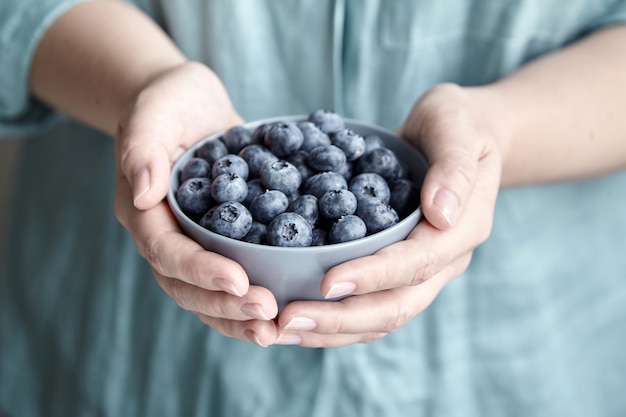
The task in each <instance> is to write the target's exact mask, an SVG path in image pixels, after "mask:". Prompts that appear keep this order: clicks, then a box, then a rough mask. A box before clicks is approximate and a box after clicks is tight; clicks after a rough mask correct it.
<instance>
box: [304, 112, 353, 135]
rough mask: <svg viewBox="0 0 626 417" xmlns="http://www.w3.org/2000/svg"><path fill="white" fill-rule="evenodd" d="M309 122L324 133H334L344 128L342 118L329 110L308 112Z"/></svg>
mask: <svg viewBox="0 0 626 417" xmlns="http://www.w3.org/2000/svg"><path fill="white" fill-rule="evenodd" d="M308 120H309V121H310V122H313V123H314V124H315V125H316V126H317V127H319V128H320V130H321V131H322V132H324V133H328V134H330V133H335V132H338V131H340V130H341V129H344V128H345V123H344V121H343V118H342V117H341V116H340V115H338V114H337V113H335V112H333V111H330V110H324V109H320V110H316V111H314V112H313V113H311V114H309V119H308Z"/></svg>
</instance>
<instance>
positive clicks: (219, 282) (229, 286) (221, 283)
mask: <svg viewBox="0 0 626 417" xmlns="http://www.w3.org/2000/svg"><path fill="white" fill-rule="evenodd" d="M213 285H214V286H216V287H217V288H219V289H220V290H222V291H224V292H227V293H228V294H231V295H234V296H236V297H241V293H240V292H239V291H238V290H237V288H236V287H235V286H234V285H233V283H232V282H230V281H227V280H225V279H222V278H215V279H214V280H213Z"/></svg>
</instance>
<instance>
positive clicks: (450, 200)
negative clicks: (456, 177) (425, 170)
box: [433, 188, 459, 226]
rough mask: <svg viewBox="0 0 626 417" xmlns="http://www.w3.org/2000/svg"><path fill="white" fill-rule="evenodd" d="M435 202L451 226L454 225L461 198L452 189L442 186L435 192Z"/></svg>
mask: <svg viewBox="0 0 626 417" xmlns="http://www.w3.org/2000/svg"><path fill="white" fill-rule="evenodd" d="M433 204H434V205H435V207H437V209H438V210H439V211H440V212H441V214H442V215H443V217H445V219H446V221H447V222H448V224H449V225H450V226H452V225H454V223H455V222H456V217H457V212H458V210H459V200H458V199H457V198H456V195H454V193H453V192H452V191H450V190H446V189H445V188H441V189H439V191H437V192H436V193H435V197H434V198H433Z"/></svg>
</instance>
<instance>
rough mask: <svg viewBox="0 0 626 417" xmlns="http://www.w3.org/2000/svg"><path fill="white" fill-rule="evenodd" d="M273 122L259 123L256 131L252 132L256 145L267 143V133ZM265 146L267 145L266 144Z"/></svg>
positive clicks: (253, 142) (253, 141)
mask: <svg viewBox="0 0 626 417" xmlns="http://www.w3.org/2000/svg"><path fill="white" fill-rule="evenodd" d="M272 124H273V123H263V124H260V125H258V126H257V127H256V128H255V129H254V131H253V132H252V142H251V143H252V144H255V145H264V143H265V134H266V133H267V131H268V130H270V128H271V127H272ZM264 146H265V145H264Z"/></svg>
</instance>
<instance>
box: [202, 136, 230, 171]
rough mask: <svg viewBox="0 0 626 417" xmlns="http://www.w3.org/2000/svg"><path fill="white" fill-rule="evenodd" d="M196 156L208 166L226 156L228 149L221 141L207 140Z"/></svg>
mask: <svg viewBox="0 0 626 417" xmlns="http://www.w3.org/2000/svg"><path fill="white" fill-rule="evenodd" d="M196 154H197V156H199V157H200V158H202V159H205V160H206V161H207V162H208V163H209V164H211V165H213V162H215V161H217V160H218V159H220V158H221V157H222V156H224V155H228V148H227V147H226V144H225V143H224V142H222V140H221V139H219V138H217V139H214V140H208V141H206V142H204V143H203V144H202V145H200V147H199V148H198V150H197V151H196Z"/></svg>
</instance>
